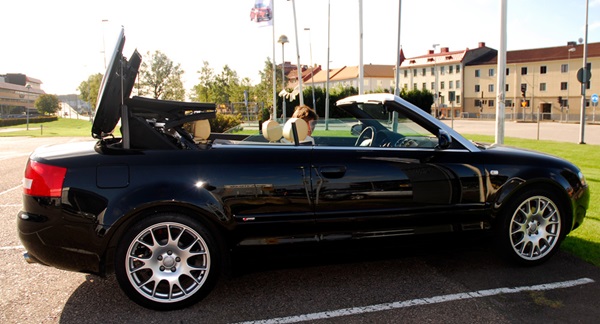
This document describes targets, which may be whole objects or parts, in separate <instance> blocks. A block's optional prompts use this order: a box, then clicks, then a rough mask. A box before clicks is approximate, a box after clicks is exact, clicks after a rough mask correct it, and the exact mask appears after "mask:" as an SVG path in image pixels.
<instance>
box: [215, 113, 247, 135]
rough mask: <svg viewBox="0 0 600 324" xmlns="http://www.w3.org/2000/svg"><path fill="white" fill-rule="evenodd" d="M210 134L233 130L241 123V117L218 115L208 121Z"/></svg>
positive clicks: (238, 115) (239, 115)
mask: <svg viewBox="0 0 600 324" xmlns="http://www.w3.org/2000/svg"><path fill="white" fill-rule="evenodd" d="M209 123H210V129H211V132H215V133H222V132H224V131H226V130H228V129H231V128H234V127H236V126H238V125H240V124H241V123H242V115H241V114H237V115H232V114H219V113H217V117H215V118H213V119H209Z"/></svg>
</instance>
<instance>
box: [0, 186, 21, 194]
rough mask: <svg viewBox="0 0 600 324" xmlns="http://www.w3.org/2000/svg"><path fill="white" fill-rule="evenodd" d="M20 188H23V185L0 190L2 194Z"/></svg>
mask: <svg viewBox="0 0 600 324" xmlns="http://www.w3.org/2000/svg"><path fill="white" fill-rule="evenodd" d="M19 188H23V185H18V186H16V187H14V188H10V189H7V190H4V191H2V192H0V195H4V194H5V193H8V192H11V191H13V190H17V189H19Z"/></svg>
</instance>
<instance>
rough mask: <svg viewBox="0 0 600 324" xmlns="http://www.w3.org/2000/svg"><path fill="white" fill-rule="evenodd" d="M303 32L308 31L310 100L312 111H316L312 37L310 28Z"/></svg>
mask: <svg viewBox="0 0 600 324" xmlns="http://www.w3.org/2000/svg"><path fill="white" fill-rule="evenodd" d="M304 30H305V31H308V47H309V50H310V82H311V83H312V87H311V88H312V99H313V106H312V108H313V109H315V110H316V109H317V103H316V102H315V78H314V77H315V75H314V71H315V67H314V66H313V61H312V37H311V32H310V28H309V27H306V28H304Z"/></svg>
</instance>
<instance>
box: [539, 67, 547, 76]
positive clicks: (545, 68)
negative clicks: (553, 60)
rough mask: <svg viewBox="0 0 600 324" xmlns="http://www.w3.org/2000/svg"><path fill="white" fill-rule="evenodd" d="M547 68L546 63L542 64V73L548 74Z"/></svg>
mask: <svg viewBox="0 0 600 324" xmlns="http://www.w3.org/2000/svg"><path fill="white" fill-rule="evenodd" d="M547 69H548V68H547V67H546V66H545V65H542V66H540V74H546V71H547Z"/></svg>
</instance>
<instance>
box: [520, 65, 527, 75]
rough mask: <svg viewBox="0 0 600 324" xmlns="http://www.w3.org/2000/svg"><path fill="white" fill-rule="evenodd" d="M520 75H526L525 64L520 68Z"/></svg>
mask: <svg viewBox="0 0 600 324" xmlns="http://www.w3.org/2000/svg"><path fill="white" fill-rule="evenodd" d="M521 75H527V67H526V66H524V67H522V68H521Z"/></svg>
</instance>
